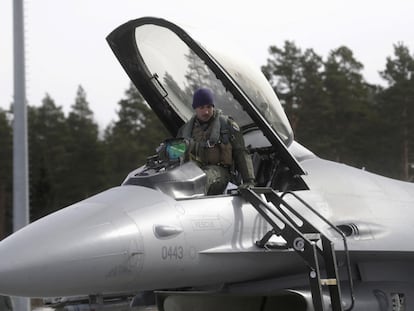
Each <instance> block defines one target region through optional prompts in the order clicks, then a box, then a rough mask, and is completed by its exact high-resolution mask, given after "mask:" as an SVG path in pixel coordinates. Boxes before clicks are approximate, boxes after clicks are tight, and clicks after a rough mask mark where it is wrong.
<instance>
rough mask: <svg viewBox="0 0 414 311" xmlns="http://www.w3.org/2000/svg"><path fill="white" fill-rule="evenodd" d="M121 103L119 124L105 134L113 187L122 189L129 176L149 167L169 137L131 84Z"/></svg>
mask: <svg viewBox="0 0 414 311" xmlns="http://www.w3.org/2000/svg"><path fill="white" fill-rule="evenodd" d="M125 95H126V98H124V99H122V100H121V101H119V103H118V105H119V106H120V109H119V110H118V120H117V121H115V122H113V123H112V124H110V125H109V126H108V127H107V129H106V131H105V144H106V152H107V163H106V166H107V167H108V172H109V175H108V177H107V182H108V183H109V185H112V186H114V185H119V184H120V183H121V182H122V181H123V179H124V178H125V177H126V175H127V174H128V173H129V172H130V171H131V170H133V169H135V168H136V167H138V166H141V165H143V164H145V161H146V158H147V157H148V156H150V155H153V154H154V153H155V149H156V147H157V146H158V145H159V144H160V142H161V141H163V140H164V139H165V138H167V137H169V135H168V134H167V131H166V130H165V128H164V126H163V125H162V124H161V123H160V121H159V120H158V118H157V117H156V116H155V114H154V113H153V111H152V110H151V109H150V108H149V107H148V105H147V104H146V103H145V101H144V99H143V98H142V96H141V94H140V93H139V92H138V91H137V89H136V88H135V87H134V86H133V85H132V84H131V85H130V87H129V89H128V90H126V92H125Z"/></svg>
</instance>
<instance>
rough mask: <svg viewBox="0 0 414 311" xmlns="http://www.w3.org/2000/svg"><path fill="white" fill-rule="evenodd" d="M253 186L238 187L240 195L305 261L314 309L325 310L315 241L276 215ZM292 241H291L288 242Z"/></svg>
mask: <svg viewBox="0 0 414 311" xmlns="http://www.w3.org/2000/svg"><path fill="white" fill-rule="evenodd" d="M253 189H254V188H250V189H240V193H241V195H242V196H243V197H244V198H245V199H247V200H248V201H249V202H250V203H251V204H252V206H253V207H254V208H255V209H256V210H257V211H258V212H259V214H260V215H262V216H263V218H264V219H265V220H266V221H267V222H268V223H269V224H270V225H271V226H272V227H273V229H277V230H276V234H280V235H282V236H283V238H284V239H285V240H286V242H287V243H288V244H290V245H289V246H290V247H291V248H293V249H294V250H295V251H296V253H297V254H299V255H300V256H301V257H302V259H303V260H304V261H305V262H306V264H307V265H308V267H309V269H310V273H309V281H310V286H311V289H312V293H314V292H315V293H316V295H314V294H312V301H313V304H314V307H315V310H322V311H324V310H325V307H324V302H323V292H322V285H321V282H320V280H321V278H320V270H319V263H318V257H317V249H316V243H315V242H312V241H310V240H308V239H307V238H306V237H305V236H304V235H303V234H302V233H301V232H300V231H299V230H298V229H296V227H295V226H293V225H292V224H291V223H290V222H289V221H286V220H284V219H282V218H281V217H280V216H279V215H277V214H276V213H275V212H274V211H273V209H272V208H271V207H270V206H269V205H268V204H267V203H266V202H264V201H263V200H262V199H261V198H260V197H259V196H258V195H257V193H255V192H254V191H253ZM265 210H267V211H269V212H270V213H271V214H272V215H274V216H275V217H276V218H277V219H278V220H280V221H281V222H282V223H284V224H285V226H284V228H280V227H279V225H278V224H277V223H276V222H275V221H274V220H273V219H272V217H270V215H268V214H267V213H266V211H265ZM290 241H292V242H290Z"/></svg>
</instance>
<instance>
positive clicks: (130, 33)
mask: <svg viewBox="0 0 414 311" xmlns="http://www.w3.org/2000/svg"><path fill="white" fill-rule="evenodd" d="M107 40H108V42H109V44H110V46H111V48H112V50H113V51H114V53H115V55H116V56H117V58H118V60H119V61H120V63H121V65H122V66H123V68H124V69H125V71H126V72H127V74H128V75H129V77H130V78H131V80H132V81H133V82H134V84H135V85H136V87H137V88H138V89H139V91H140V92H141V94H142V95H143V96H144V98H145V99H146V101H147V102H148V104H149V105H150V106H151V108H152V109H153V110H154V112H155V113H156V114H157V115H158V117H159V118H160V119H161V121H163V123H164V124H165V126H166V127H167V128H168V129H169V130H170V132H171V134H173V135H175V134H176V133H177V131H178V129H179V127H180V126H181V125H182V124H184V122H186V121H188V120H189V119H190V118H191V116H192V115H193V113H194V112H193V108H192V106H191V103H192V94H193V92H194V91H195V90H196V89H197V88H199V87H209V88H211V89H212V90H213V92H214V96H215V106H216V107H217V108H218V109H221V110H222V111H223V112H224V113H225V114H227V115H230V116H232V117H233V118H234V119H235V121H236V122H237V123H238V124H239V126H240V127H242V128H243V129H248V128H253V127H258V128H259V129H260V130H261V131H262V132H263V134H264V135H265V136H266V137H267V139H268V140H269V142H270V143H271V144H272V145H273V146H274V147H275V149H276V150H277V151H278V153H280V155H281V160H284V161H285V162H286V164H288V166H289V167H290V169H291V170H292V172H293V173H294V174H303V173H304V172H303V170H302V168H301V167H300V165H299V164H298V163H297V161H296V160H295V159H294V158H293V157H292V155H291V154H290V153H289V152H288V151H287V149H286V147H288V146H289V145H290V144H291V143H292V141H293V132H292V129H291V127H290V124H289V122H288V119H287V117H286V115H285V113H284V111H283V108H282V106H281V105H280V102H279V100H278V98H277V96H276V94H275V93H274V92H273V89H272V88H271V86H270V85H269V83H268V82H267V80H266V78H265V77H264V76H263V74H262V73H261V72H260V71H259V70H258V69H255V68H252V67H251V66H250V65H248V64H247V63H245V62H243V61H241V60H240V59H238V58H236V57H234V56H229V55H226V54H225V53H220V52H218V51H213V50H207V49H205V48H204V47H202V46H201V45H200V44H198V43H197V42H196V41H194V40H193V39H192V38H191V37H190V36H189V35H188V34H187V33H186V32H185V31H184V30H183V29H181V28H179V27H178V26H176V25H175V24H172V23H170V22H168V21H166V20H163V19H158V18H151V17H146V18H140V19H137V20H133V21H130V22H128V23H126V24H124V25H122V26H120V27H118V28H117V29H115V30H114V31H113V32H112V33H111V34H110V35H109V36H108V38H107Z"/></svg>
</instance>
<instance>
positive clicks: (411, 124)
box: [379, 43, 414, 180]
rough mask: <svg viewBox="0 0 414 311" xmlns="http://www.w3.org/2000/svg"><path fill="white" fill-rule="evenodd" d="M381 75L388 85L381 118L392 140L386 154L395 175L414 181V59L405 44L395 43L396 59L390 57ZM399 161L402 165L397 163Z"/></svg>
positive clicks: (381, 107) (382, 101)
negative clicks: (413, 169)
mask: <svg viewBox="0 0 414 311" xmlns="http://www.w3.org/2000/svg"><path fill="white" fill-rule="evenodd" d="M381 76H382V77H383V78H384V79H385V80H386V81H387V82H388V87H387V88H386V89H385V90H383V92H382V93H381V94H380V96H379V97H380V109H381V120H382V121H383V127H384V128H385V129H386V131H387V135H388V137H389V139H387V141H386V142H385V144H384V148H383V154H387V155H388V156H389V159H390V162H389V164H388V167H389V170H390V171H391V172H395V173H394V174H395V177H398V178H401V179H404V180H412V179H413V175H414V172H413V171H412V168H411V167H412V165H413V164H414V58H413V56H412V55H411V54H410V51H409V49H408V47H407V46H405V45H404V44H403V43H399V44H396V45H394V58H391V57H387V61H386V68H385V70H384V71H382V72H381ZM397 163H399V165H398V164H397Z"/></svg>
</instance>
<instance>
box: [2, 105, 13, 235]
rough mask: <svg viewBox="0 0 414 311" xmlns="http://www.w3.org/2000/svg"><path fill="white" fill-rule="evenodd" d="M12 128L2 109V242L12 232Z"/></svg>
mask: <svg viewBox="0 0 414 311" xmlns="http://www.w3.org/2000/svg"><path fill="white" fill-rule="evenodd" d="M12 150H13V143H12V127H11V124H10V121H9V119H8V116H7V112H6V111H4V110H2V109H1V108H0V240H1V239H2V238H4V237H5V236H6V235H8V234H9V233H10V232H11V231H12V221H11V218H12V176H13V163H12V159H13V155H12V153H13V151H12Z"/></svg>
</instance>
